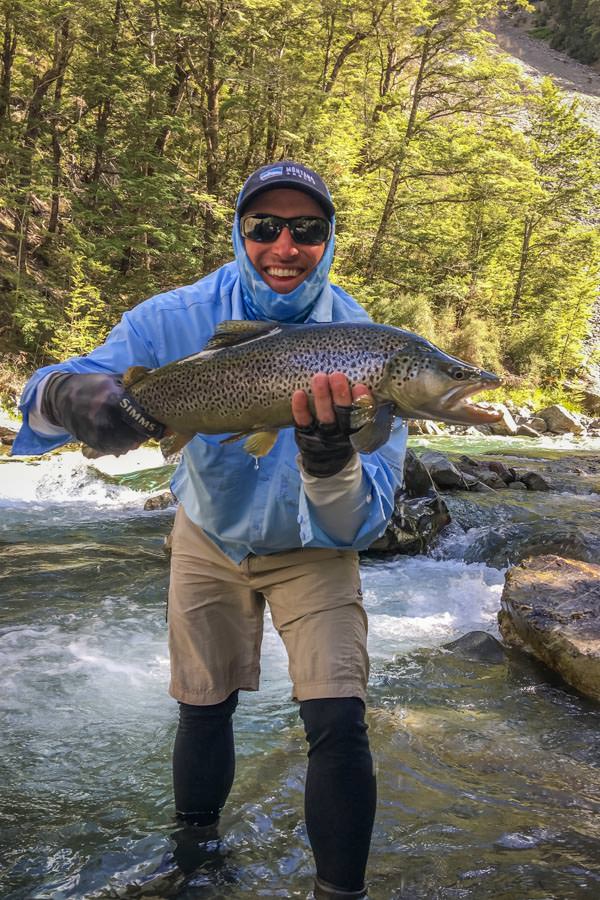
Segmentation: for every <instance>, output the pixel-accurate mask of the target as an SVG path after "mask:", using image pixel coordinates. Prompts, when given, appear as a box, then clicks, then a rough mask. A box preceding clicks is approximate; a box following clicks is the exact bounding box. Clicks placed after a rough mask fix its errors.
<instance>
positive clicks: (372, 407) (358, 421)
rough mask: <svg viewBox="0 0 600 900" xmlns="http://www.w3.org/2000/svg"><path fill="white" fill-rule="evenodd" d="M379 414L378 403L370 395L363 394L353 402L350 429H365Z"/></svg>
mask: <svg viewBox="0 0 600 900" xmlns="http://www.w3.org/2000/svg"><path fill="white" fill-rule="evenodd" d="M376 413H377V401H376V400H374V399H373V397H372V396H371V395H370V394H363V396H362V397H357V398H356V399H355V400H353V401H352V412H351V413H350V427H351V428H356V429H359V428H363V426H365V425H369V424H370V423H371V422H373V420H374V419H375V416H376Z"/></svg>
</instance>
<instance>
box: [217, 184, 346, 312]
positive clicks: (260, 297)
mask: <svg viewBox="0 0 600 900" xmlns="http://www.w3.org/2000/svg"><path fill="white" fill-rule="evenodd" d="M238 206H239V198H238ZM334 244H335V217H332V219H331V236H330V238H329V241H328V242H327V246H326V248H325V252H324V254H323V256H322V257H321V259H320V260H319V263H318V265H316V266H315V268H314V269H313V270H312V272H311V273H310V275H309V276H308V278H306V279H305V280H304V281H303V282H302V284H299V285H298V287H297V288H295V289H294V290H293V291H291V292H290V293H289V294H278V293H276V291H274V290H273V289H272V288H270V287H269V285H268V284H267V283H266V281H263V279H262V277H261V276H260V275H259V273H258V272H257V271H256V269H255V268H254V266H253V265H252V263H251V262H250V258H249V256H248V254H247V253H246V247H245V244H244V239H243V237H242V235H241V232H240V217H239V212H237V211H236V214H235V219H234V222H233V249H234V251H235V258H236V260H237V264H238V269H239V273H240V286H241V290H242V296H243V299H244V306H245V308H246V312H247V318H248V319H267V320H269V321H275V322H287V323H298V322H306V321H308V320H309V319H310V320H311V321H314V322H327V321H330V320H331V309H332V306H333V290H332V287H331V283H330V281H329V270H330V269H331V264H332V262H333V251H334Z"/></svg>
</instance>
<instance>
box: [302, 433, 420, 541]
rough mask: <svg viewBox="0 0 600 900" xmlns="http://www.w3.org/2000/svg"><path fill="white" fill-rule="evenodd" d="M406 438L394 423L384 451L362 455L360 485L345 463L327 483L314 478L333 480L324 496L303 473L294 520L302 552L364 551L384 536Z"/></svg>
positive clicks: (400, 475)
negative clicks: (320, 549) (306, 549)
mask: <svg viewBox="0 0 600 900" xmlns="http://www.w3.org/2000/svg"><path fill="white" fill-rule="evenodd" d="M407 436H408V429H407V427H406V423H405V422H403V421H402V420H400V419H397V420H396V422H395V424H394V428H393V430H392V434H391V436H390V439H389V440H388V441H387V443H386V444H384V446H383V447H381V448H380V449H379V450H378V451H376V452H375V453H368V454H366V453H365V454H361V457H360V470H361V478H360V480H358V478H357V472H353V471H352V470H351V469H350V464H349V465H348V466H347V467H346V469H344V470H342V472H340V473H339V474H338V475H336V476H333V477H332V478H323V479H313V481H318V480H320V481H322V482H334V481H336V483H335V484H331V489H330V491H329V492H328V490H327V485H322V486H321V487H319V486H316V485H314V484H311V483H309V480H308V478H309V476H306V475H305V474H303V476H302V487H301V491H300V506H299V516H298V522H299V524H300V538H301V540H302V546H303V547H340V548H343V549H349V550H366V549H367V547H369V546H370V545H371V544H372V543H373V541H375V540H376V539H377V538H378V537H381V536H382V535H383V533H384V532H385V529H386V526H387V523H388V522H389V520H390V519H391V516H392V513H393V511H394V501H395V496H396V493H397V491H398V490H399V489H400V488H401V487H402V483H403V479H404V474H403V473H404V456H405V453H406V440H407ZM356 465H357V468H358V464H356ZM346 470H348V471H346ZM340 476H341V477H340ZM344 481H345V483H346V487H348V489H349V490H348V496H346V492H345V490H344ZM319 500H321V502H320V503H319Z"/></svg>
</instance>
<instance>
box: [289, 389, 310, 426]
mask: <svg viewBox="0 0 600 900" xmlns="http://www.w3.org/2000/svg"><path fill="white" fill-rule="evenodd" d="M292 415H293V417H294V422H295V423H296V425H298V427H299V428H308V426H309V425H310V424H311V423H312V420H313V417H312V413H311V411H310V406H309V405H308V397H307V396H306V391H294V393H293V394H292Z"/></svg>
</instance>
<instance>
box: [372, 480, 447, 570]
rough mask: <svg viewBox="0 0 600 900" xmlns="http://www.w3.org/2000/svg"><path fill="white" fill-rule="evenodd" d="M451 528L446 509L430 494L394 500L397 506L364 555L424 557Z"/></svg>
mask: <svg viewBox="0 0 600 900" xmlns="http://www.w3.org/2000/svg"><path fill="white" fill-rule="evenodd" d="M449 524H450V513H449V512H448V507H447V506H446V504H445V503H444V501H443V500H442V498H441V497H440V496H439V494H437V493H435V492H433V493H432V494H431V495H429V496H427V497H412V498H410V497H402V496H398V497H397V498H396V506H395V509H394V512H393V515H392V518H391V521H390V522H389V524H388V526H387V528H386V530H385V533H384V535H383V537H380V538H378V539H377V540H376V541H374V543H372V544H371V546H370V547H369V549H368V550H367V551H366V553H367V555H369V554H376V555H377V554H380V553H385V554H388V553H390V554H394V553H405V554H408V555H415V554H417V553H424V552H425V551H426V550H427V547H428V546H429V545H430V544H431V543H432V541H433V539H434V538H435V537H436V535H438V534H439V532H440V531H441V530H442V529H443V528H445V527H446V525H449Z"/></svg>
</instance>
